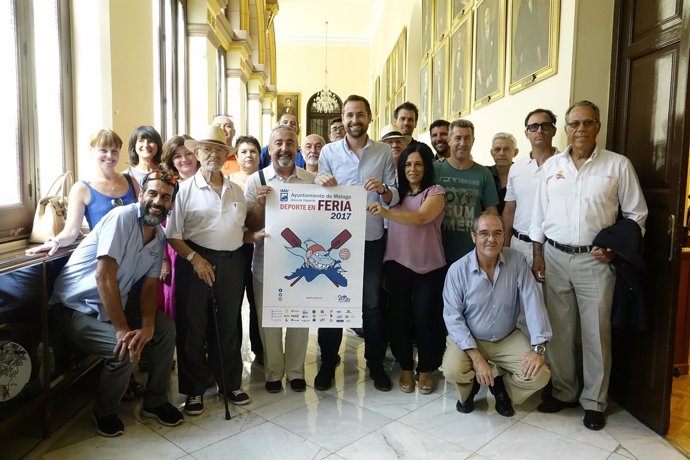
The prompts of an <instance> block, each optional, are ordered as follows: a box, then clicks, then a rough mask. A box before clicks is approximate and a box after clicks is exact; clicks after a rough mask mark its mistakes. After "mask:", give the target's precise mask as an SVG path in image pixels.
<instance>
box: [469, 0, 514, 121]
mask: <svg viewBox="0 0 690 460" xmlns="http://www.w3.org/2000/svg"><path fill="white" fill-rule="evenodd" d="M474 24H475V29H474V30H475V32H474V43H475V47H474V66H475V67H474V108H475V109H476V108H479V107H483V106H485V105H486V104H489V103H491V102H493V101H495V100H496V99H498V98H500V97H502V96H503V86H504V82H505V43H506V28H505V26H506V2H505V0H479V3H478V4H477V10H476V17H475V21H474Z"/></svg>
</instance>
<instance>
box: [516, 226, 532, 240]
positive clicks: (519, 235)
mask: <svg viewBox="0 0 690 460" xmlns="http://www.w3.org/2000/svg"><path fill="white" fill-rule="evenodd" d="M513 236H514V237H515V238H517V239H518V240H520V241H524V242H526V243H531V242H532V240H531V239H530V237H529V236H527V234H525V233H520V232H518V231H517V230H515V229H513Z"/></svg>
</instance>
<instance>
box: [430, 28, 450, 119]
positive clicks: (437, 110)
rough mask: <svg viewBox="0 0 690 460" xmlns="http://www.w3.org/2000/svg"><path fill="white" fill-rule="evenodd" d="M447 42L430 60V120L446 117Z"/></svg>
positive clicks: (446, 41)
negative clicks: (431, 83) (431, 82)
mask: <svg viewBox="0 0 690 460" xmlns="http://www.w3.org/2000/svg"><path fill="white" fill-rule="evenodd" d="M447 44H448V40H444V41H443V42H442V43H441V46H440V47H439V48H438V49H437V50H436V52H435V53H434V57H433V58H432V69H431V77H432V81H433V85H432V92H431V118H430V120H432V121H433V120H438V119H439V118H445V117H446V100H447V99H448V98H447V97H446V96H447V88H448V73H447V72H446V69H447V68H448V46H447Z"/></svg>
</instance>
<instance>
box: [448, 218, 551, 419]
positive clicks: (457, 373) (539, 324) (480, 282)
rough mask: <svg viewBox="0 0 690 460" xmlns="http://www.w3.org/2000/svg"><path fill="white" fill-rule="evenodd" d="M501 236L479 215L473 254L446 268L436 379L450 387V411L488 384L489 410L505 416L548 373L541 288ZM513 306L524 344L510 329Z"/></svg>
mask: <svg viewBox="0 0 690 460" xmlns="http://www.w3.org/2000/svg"><path fill="white" fill-rule="evenodd" d="M504 238H505V234H504V228H503V221H502V220H501V218H500V217H499V216H497V215H495V214H493V213H491V212H489V211H485V212H483V213H482V214H480V215H479V217H477V219H476V220H475V222H474V225H473V229H472V241H473V242H474V244H475V249H474V250H473V251H471V252H470V253H468V254H467V255H465V256H464V257H462V258H461V259H460V260H458V261H457V262H455V263H454V264H453V265H451V267H450V268H449V270H448V274H447V275H446V283H445V286H444V288H443V301H444V309H443V319H444V321H445V323H446V328H447V329H448V339H447V345H448V347H447V349H446V354H445V356H444V357H443V369H444V371H443V374H444V375H445V377H446V380H448V381H449V382H452V383H453V384H455V388H456V391H457V393H458V396H459V398H458V402H457V404H456V409H457V410H458V412H462V413H470V412H472V411H473V410H474V396H475V395H476V394H477V391H479V385H480V384H481V385H490V387H489V389H490V390H491V393H493V395H494V396H495V398H496V412H498V413H499V414H501V415H503V416H505V417H510V416H512V415H513V414H514V411H513V407H512V403H511V400H512V401H514V402H515V403H516V404H521V403H522V402H524V401H525V400H526V399H527V398H529V397H530V396H531V395H532V394H533V393H534V392H536V391H538V390H539V389H540V388H543V387H544V386H545V385H546V383H547V382H548V381H549V377H550V375H551V374H550V372H549V369H548V367H547V366H546V365H545V364H544V352H545V351H546V342H547V341H549V340H550V339H551V325H550V324H549V318H548V316H547V314H546V308H545V306H544V299H543V296H542V291H541V289H540V288H539V286H538V284H537V283H536V281H535V280H534V277H533V276H532V272H531V271H530V267H529V266H528V265H527V261H526V260H525V256H524V255H522V254H521V253H520V252H518V251H517V250H513V249H511V248H503V241H504ZM521 302H522V304H523V305H524V307H525V316H526V319H527V326H528V328H529V332H530V341H528V340H527V337H526V336H525V335H523V334H522V332H520V331H519V330H518V329H517V328H516V324H517V319H518V315H519V313H520V303H521ZM530 342H531V344H532V345H531V347H530ZM504 380H505V382H504Z"/></svg>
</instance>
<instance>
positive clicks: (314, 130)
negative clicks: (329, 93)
mask: <svg viewBox="0 0 690 460" xmlns="http://www.w3.org/2000/svg"><path fill="white" fill-rule="evenodd" d="M318 95H319V93H314V94H313V95H312V96H311V97H310V98H309V101H308V102H307V130H306V132H304V133H303V134H304V135H305V136H306V135H309V134H318V135H320V136H321V137H323V138H324V139H325V140H326V142H328V129H329V127H330V124H331V120H332V119H334V118H337V117H339V116H341V115H342V112H343V101H342V100H341V99H340V97H339V96H338V95H337V94H335V93H333V95H334V96H335V98H336V100H337V101H338V109H337V110H336V111H334V112H325V113H324V112H317V111H316V110H315V109H314V101H315V100H316V97H317V96H318Z"/></svg>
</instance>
